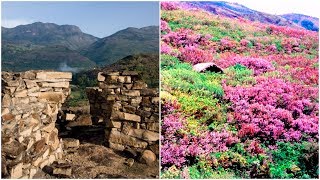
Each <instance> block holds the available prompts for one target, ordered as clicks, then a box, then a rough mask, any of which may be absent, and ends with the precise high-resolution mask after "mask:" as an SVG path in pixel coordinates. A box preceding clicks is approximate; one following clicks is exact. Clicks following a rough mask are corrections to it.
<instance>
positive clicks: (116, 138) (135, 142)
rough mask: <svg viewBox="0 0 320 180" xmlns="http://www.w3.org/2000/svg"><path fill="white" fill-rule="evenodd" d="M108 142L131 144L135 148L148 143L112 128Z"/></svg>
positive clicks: (143, 146) (145, 145) (144, 146)
mask: <svg viewBox="0 0 320 180" xmlns="http://www.w3.org/2000/svg"><path fill="white" fill-rule="evenodd" d="M109 142H112V143H116V144H122V145H128V146H133V147H136V148H146V147H147V145H148V143H147V142H145V141H142V140H139V139H137V138H134V137H130V136H127V135H125V134H122V133H121V132H119V131H116V130H112V131H111V132H110V135H109Z"/></svg>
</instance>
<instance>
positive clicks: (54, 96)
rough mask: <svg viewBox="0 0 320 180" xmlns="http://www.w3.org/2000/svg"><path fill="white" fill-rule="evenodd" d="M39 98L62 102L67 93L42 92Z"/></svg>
mask: <svg viewBox="0 0 320 180" xmlns="http://www.w3.org/2000/svg"><path fill="white" fill-rule="evenodd" d="M39 99H42V100H46V101H49V102H55V103H62V102H64V100H65V95H64V94H63V93H62V92H41V93H40V94H39Z"/></svg>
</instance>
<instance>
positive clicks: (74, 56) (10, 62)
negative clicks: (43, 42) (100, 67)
mask: <svg viewBox="0 0 320 180" xmlns="http://www.w3.org/2000/svg"><path fill="white" fill-rule="evenodd" d="M1 59H2V63H1V65H2V70H4V71H26V70H31V69H34V70H36V69H53V70H60V71H73V72H76V71H78V70H82V69H90V68H93V67H95V63H94V62H92V61H91V60H90V59H88V58H86V57H84V56H82V55H81V54H79V53H78V52H77V51H74V50H70V49H69V48H67V47H64V46H32V45H31V46H23V45H17V44H9V43H6V44H2V53H1Z"/></svg>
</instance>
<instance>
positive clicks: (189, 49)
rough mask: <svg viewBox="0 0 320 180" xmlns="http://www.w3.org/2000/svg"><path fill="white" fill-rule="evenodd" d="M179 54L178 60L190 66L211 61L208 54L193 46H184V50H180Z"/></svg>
mask: <svg viewBox="0 0 320 180" xmlns="http://www.w3.org/2000/svg"><path fill="white" fill-rule="evenodd" d="M180 52H181V56H180V59H181V60H182V61H184V62H188V63H190V64H197V63H202V62H212V61H213V55H212V54H211V53H210V52H208V51H205V50H202V49H199V48H197V47H195V46H186V47H185V48H180Z"/></svg>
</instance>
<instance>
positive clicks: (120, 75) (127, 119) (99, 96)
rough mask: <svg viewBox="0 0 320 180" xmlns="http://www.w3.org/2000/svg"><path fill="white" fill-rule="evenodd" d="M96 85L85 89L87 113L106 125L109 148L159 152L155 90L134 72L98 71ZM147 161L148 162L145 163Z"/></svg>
mask: <svg viewBox="0 0 320 180" xmlns="http://www.w3.org/2000/svg"><path fill="white" fill-rule="evenodd" d="M98 81H99V87H94V88H87V96H88V99H89V101H90V114H91V115H92V116H93V118H94V119H96V121H101V120H102V121H104V123H105V124H106V130H105V132H106V141H107V143H108V145H109V147H110V148H113V149H116V150H120V151H123V150H125V149H128V148H129V149H132V150H134V151H137V152H143V154H142V158H145V157H143V156H144V155H145V154H148V157H150V154H151V157H150V158H145V159H147V160H145V161H147V162H146V163H147V164H149V163H150V162H151V161H152V160H153V161H155V158H156V157H155V155H157V156H158V155H159V91H158V89H156V88H148V87H147V84H146V83H145V82H143V81H142V80H141V78H140V77H139V75H138V73H137V72H133V71H123V72H100V73H99V74H98ZM148 161H150V162H148Z"/></svg>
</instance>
